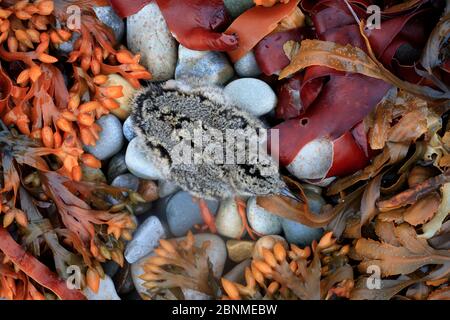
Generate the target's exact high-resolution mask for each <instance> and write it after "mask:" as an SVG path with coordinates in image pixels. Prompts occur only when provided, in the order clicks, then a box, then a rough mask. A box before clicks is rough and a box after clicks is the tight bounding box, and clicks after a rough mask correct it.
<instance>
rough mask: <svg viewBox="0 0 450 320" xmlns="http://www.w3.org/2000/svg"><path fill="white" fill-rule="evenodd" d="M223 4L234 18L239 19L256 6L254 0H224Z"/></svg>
mask: <svg viewBox="0 0 450 320" xmlns="http://www.w3.org/2000/svg"><path fill="white" fill-rule="evenodd" d="M223 3H224V4H225V7H226V8H227V10H228V12H229V13H230V15H231V17H232V18H237V17H238V16H240V15H241V14H242V13H244V12H245V11H247V10H248V9H250V8H251V7H253V6H254V5H255V3H254V2H253V0H224V1H223Z"/></svg>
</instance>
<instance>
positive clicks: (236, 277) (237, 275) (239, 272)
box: [223, 259, 252, 284]
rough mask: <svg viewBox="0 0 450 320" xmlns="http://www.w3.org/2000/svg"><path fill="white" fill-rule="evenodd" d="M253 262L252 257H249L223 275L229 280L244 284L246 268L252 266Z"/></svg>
mask: <svg viewBox="0 0 450 320" xmlns="http://www.w3.org/2000/svg"><path fill="white" fill-rule="evenodd" d="M251 263H252V260H251V259H247V260H244V261H242V262H241V263H239V264H237V265H236V266H234V267H233V269H231V270H230V271H228V272H227V273H226V274H225V275H224V276H223V277H224V278H225V279H227V280H230V281H233V282H236V283H240V284H244V281H245V268H247V267H250V265H251Z"/></svg>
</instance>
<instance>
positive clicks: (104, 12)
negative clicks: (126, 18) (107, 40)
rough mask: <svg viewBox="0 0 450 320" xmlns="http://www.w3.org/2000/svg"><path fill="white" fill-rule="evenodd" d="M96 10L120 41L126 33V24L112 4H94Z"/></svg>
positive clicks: (100, 18)
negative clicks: (98, 5) (100, 5)
mask: <svg viewBox="0 0 450 320" xmlns="http://www.w3.org/2000/svg"><path fill="white" fill-rule="evenodd" d="M94 12H95V14H96V15H97V17H98V19H99V20H100V21H101V22H103V23H104V24H106V25H107V26H108V27H110V28H111V29H112V30H113V32H114V36H115V38H116V41H117V42H118V43H120V42H121V41H122V38H123V35H124V33H125V24H124V22H123V20H122V19H121V18H120V17H119V16H118V15H117V14H116V12H115V11H114V9H113V8H112V7H111V6H102V7H97V6H94Z"/></svg>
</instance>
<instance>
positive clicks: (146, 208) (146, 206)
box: [133, 202, 153, 217]
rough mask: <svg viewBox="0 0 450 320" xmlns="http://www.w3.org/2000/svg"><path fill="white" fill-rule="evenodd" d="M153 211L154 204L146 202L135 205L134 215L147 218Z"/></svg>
mask: <svg viewBox="0 0 450 320" xmlns="http://www.w3.org/2000/svg"><path fill="white" fill-rule="evenodd" d="M152 209H153V203H152V202H145V203H138V204H136V205H134V210H133V212H134V214H135V215H136V216H141V215H142V216H144V217H146V216H147V214H148V213H152V212H151V210H152Z"/></svg>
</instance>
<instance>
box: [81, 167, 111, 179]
mask: <svg viewBox="0 0 450 320" xmlns="http://www.w3.org/2000/svg"><path fill="white" fill-rule="evenodd" d="M81 172H82V173H83V181H86V182H96V183H106V177H105V175H104V174H103V171H102V170H101V169H96V168H91V167H88V166H86V165H84V164H82V165H81Z"/></svg>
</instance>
